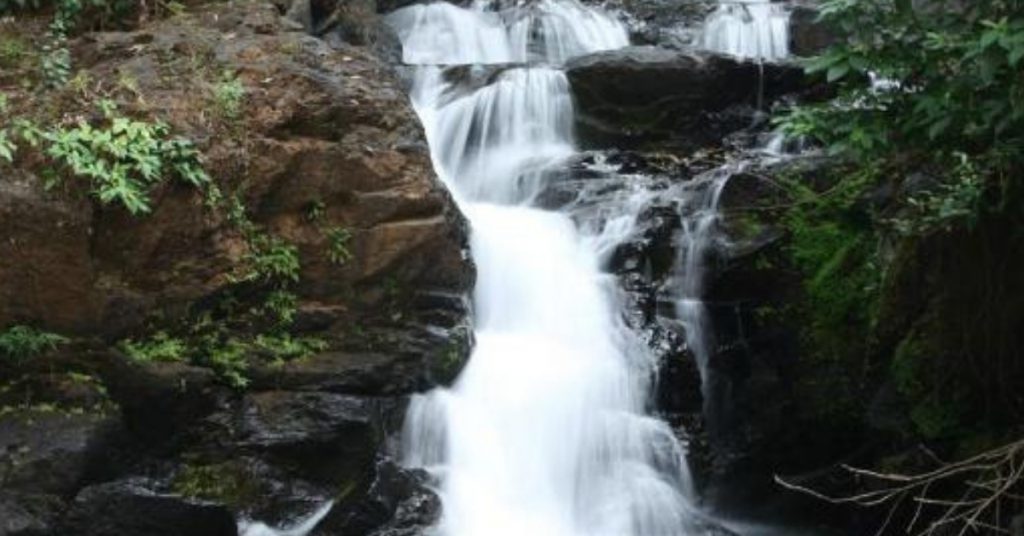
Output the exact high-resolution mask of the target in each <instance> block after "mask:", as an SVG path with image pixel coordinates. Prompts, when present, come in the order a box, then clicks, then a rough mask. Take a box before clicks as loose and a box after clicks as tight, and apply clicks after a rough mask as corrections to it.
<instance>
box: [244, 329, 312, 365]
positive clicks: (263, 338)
mask: <svg viewBox="0 0 1024 536" xmlns="http://www.w3.org/2000/svg"><path fill="white" fill-rule="evenodd" d="M254 346H255V347H256V349H257V350H260V351H262V352H264V353H266V354H267V355H268V356H269V357H270V360H271V361H272V362H275V363H282V362H285V361H293V360H296V359H304V358H306V357H309V356H311V355H313V354H315V353H316V352H321V351H323V350H326V349H327V343H326V342H324V341H323V340H321V339H318V338H315V337H293V336H292V335H290V334H288V333H281V334H266V335H259V336H257V337H256V340H255V341H254Z"/></svg>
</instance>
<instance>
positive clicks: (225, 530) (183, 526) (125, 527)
mask: <svg viewBox="0 0 1024 536" xmlns="http://www.w3.org/2000/svg"><path fill="white" fill-rule="evenodd" d="M154 488H157V486H156V484H155V483H154V482H152V481H149V480H146V479H141V478H135V479H128V480H121V481H115V482H109V483H106V484H100V485H96V486H91V487H88V488H86V489H84V490H82V491H81V492H80V493H79V494H78V495H77V496H76V497H75V500H74V503H73V504H72V505H71V508H70V510H69V511H68V513H67V515H66V516H65V518H64V519H63V521H62V523H61V529H62V530H63V532H61V533H62V534H77V535H81V536H124V535H126V534H131V535H133V536H182V535H185V534H188V535H189V536H237V534H238V529H237V527H236V525H235V518H234V516H233V515H232V514H231V512H229V511H228V510H227V509H226V508H224V507H223V506H218V505H215V504H211V503H204V502H200V501H193V500H189V499H184V498H181V497H178V496H174V495H169V494H165V493H161V492H160V491H158V490H157V489H154Z"/></svg>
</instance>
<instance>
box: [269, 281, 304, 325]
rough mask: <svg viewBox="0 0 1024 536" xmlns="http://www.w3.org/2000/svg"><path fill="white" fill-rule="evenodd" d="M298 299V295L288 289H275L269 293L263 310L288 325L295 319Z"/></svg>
mask: <svg viewBox="0 0 1024 536" xmlns="http://www.w3.org/2000/svg"><path fill="white" fill-rule="evenodd" d="M298 301H299V299H298V297H297V296H296V295H295V294H293V293H291V292H289V291H287V290H281V289H278V290H274V291H271V292H270V293H269V294H267V297H266V299H265V300H264V301H263V306H262V307H261V312H262V313H263V314H265V315H267V316H269V317H271V318H273V319H274V320H275V321H276V323H277V324H279V325H282V326H286V325H289V324H291V323H292V322H293V321H294V320H295V313H296V312H297V311H298Z"/></svg>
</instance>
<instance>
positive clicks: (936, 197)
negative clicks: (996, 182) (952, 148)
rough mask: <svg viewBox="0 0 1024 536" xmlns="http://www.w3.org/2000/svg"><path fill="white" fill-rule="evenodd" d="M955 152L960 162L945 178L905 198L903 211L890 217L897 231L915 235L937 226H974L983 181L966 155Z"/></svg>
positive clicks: (935, 228) (979, 205)
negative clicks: (929, 187) (925, 190)
mask: <svg viewBox="0 0 1024 536" xmlns="http://www.w3.org/2000/svg"><path fill="white" fill-rule="evenodd" d="M957 156H958V157H959V158H960V164H959V165H958V166H957V167H956V168H954V169H953V170H952V171H951V172H950V174H949V180H948V181H947V182H945V183H943V184H939V185H938V186H937V187H936V188H935V189H934V190H932V191H927V192H924V193H922V194H918V195H913V196H910V197H908V198H907V207H906V209H905V211H904V212H905V213H904V214H903V215H901V216H899V217H896V218H893V219H892V220H891V221H890V223H891V224H892V226H893V228H894V229H895V230H896V231H897V232H899V233H900V234H902V235H905V236H914V235H926V234H929V233H932V232H934V231H937V230H944V231H947V232H948V231H952V230H953V228H954V227H957V226H960V225H966V226H967V227H968V228H973V227H974V226H975V224H976V223H977V221H978V216H979V214H981V212H982V210H983V207H982V202H983V201H984V194H985V189H984V188H985V187H984V182H983V179H982V177H981V176H980V174H979V173H978V171H977V169H976V168H975V165H974V163H973V162H972V161H971V160H970V159H969V158H968V156H967V155H965V154H963V153H957Z"/></svg>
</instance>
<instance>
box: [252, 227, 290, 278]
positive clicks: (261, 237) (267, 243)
mask: <svg viewBox="0 0 1024 536" xmlns="http://www.w3.org/2000/svg"><path fill="white" fill-rule="evenodd" d="M247 260H248V264H249V266H251V268H252V271H251V272H250V274H249V276H248V277H247V279H249V280H259V281H262V282H264V283H271V284H275V285H277V286H285V285H287V284H288V283H297V282H298V281H299V270H300V269H301V267H302V265H301V263H300V262H299V249H298V248H297V247H295V246H294V245H293V244H289V243H288V242H286V241H285V240H283V239H281V238H278V237H276V236H272V235H268V234H262V233H259V234H256V235H254V236H252V237H251V238H250V240H249V253H248V256H247Z"/></svg>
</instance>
